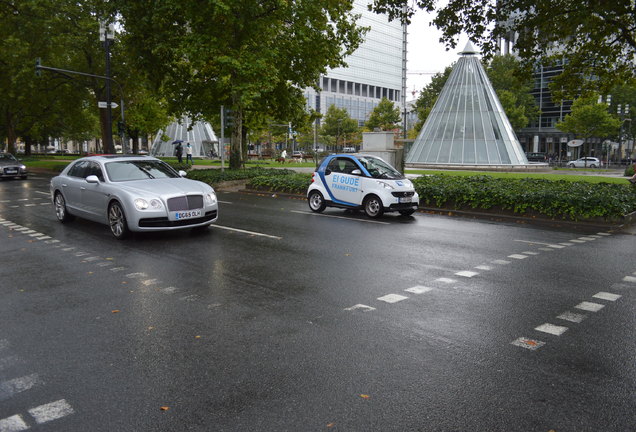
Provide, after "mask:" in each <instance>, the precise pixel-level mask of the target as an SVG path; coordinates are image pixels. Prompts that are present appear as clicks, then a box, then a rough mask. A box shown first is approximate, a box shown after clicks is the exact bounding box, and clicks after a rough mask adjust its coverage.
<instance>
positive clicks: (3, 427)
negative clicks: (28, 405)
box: [0, 414, 29, 432]
mask: <svg viewBox="0 0 636 432" xmlns="http://www.w3.org/2000/svg"><path fill="white" fill-rule="evenodd" d="M27 429H29V425H27V424H26V423H25V422H24V419H23V418H22V416H21V415H18V414H16V415H13V416H11V417H7V418H4V419H0V432H20V431H25V430H27Z"/></svg>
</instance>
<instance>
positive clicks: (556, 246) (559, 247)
mask: <svg viewBox="0 0 636 432" xmlns="http://www.w3.org/2000/svg"><path fill="white" fill-rule="evenodd" d="M548 247H549V248H552V249H563V248H564V247H565V246H563V245H559V244H550V245H548Z"/></svg>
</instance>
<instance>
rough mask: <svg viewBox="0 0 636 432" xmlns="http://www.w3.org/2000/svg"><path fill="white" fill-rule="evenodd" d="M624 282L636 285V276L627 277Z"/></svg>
mask: <svg viewBox="0 0 636 432" xmlns="http://www.w3.org/2000/svg"><path fill="white" fill-rule="evenodd" d="M623 282H632V283H636V277H634V276H625V277H624V278H623Z"/></svg>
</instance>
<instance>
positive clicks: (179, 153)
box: [175, 143, 183, 164]
mask: <svg viewBox="0 0 636 432" xmlns="http://www.w3.org/2000/svg"><path fill="white" fill-rule="evenodd" d="M175 153H176V155H177V162H179V163H180V164H182V163H183V146H182V145H181V143H178V144H177V149H176V150H175Z"/></svg>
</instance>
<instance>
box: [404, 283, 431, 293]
mask: <svg viewBox="0 0 636 432" xmlns="http://www.w3.org/2000/svg"><path fill="white" fill-rule="evenodd" d="M432 290H433V288H429V287H426V286H422V285H417V286H414V287H411V288H407V289H405V290H404V291H407V292H410V293H413V294H424V293H425V292H429V291H432Z"/></svg>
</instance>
